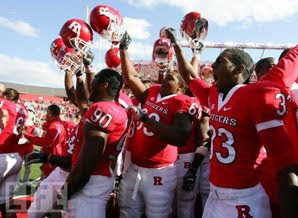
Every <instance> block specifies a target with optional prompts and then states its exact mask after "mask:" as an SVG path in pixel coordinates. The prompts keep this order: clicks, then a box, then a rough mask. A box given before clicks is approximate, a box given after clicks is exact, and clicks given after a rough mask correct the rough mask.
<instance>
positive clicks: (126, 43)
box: [119, 31, 131, 51]
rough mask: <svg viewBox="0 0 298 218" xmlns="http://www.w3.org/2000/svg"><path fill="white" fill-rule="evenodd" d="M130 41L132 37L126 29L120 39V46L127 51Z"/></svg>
mask: <svg viewBox="0 0 298 218" xmlns="http://www.w3.org/2000/svg"><path fill="white" fill-rule="evenodd" d="M130 43H131V38H130V36H129V34H128V32H127V31H125V33H124V34H123V36H122V38H121V40H120V45H119V48H120V49H121V50H122V51H126V50H127V49H128V46H129V44H130Z"/></svg>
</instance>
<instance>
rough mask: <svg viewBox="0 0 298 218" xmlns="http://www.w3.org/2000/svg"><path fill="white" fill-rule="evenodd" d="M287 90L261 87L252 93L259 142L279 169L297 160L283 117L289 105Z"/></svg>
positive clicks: (254, 119) (254, 120)
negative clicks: (260, 89)
mask: <svg viewBox="0 0 298 218" xmlns="http://www.w3.org/2000/svg"><path fill="white" fill-rule="evenodd" d="M286 96H287V92H286V91H285V90H282V89H279V88H273V87H270V88H267V89H262V91H261V93H256V94H255V95H254V97H255V102H254V104H251V105H252V107H253V110H252V111H253V122H254V124H255V127H256V130H257V132H258V136H259V138H260V140H261V143H262V144H263V145H264V146H265V148H266V151H267V152H268V156H269V157H271V158H272V160H273V163H274V165H275V166H274V169H276V170H277V172H278V171H279V170H281V169H282V168H284V167H286V166H287V165H289V164H292V163H295V162H296V161H297V154H296V153H297V152H295V146H294V143H296V142H294V141H293V140H292V141H291V135H290V133H289V131H287V129H286V127H285V124H284V119H285V118H286V116H287V113H288V112H287V111H288V109H289V107H291V106H290V101H288V100H287V97H286Z"/></svg>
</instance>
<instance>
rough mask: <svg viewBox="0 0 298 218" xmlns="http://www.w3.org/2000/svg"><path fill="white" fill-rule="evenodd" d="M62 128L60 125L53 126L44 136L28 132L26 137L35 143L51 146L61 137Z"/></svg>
mask: <svg viewBox="0 0 298 218" xmlns="http://www.w3.org/2000/svg"><path fill="white" fill-rule="evenodd" d="M60 134H61V130H60V128H58V127H56V126H55V127H51V128H49V129H48V130H47V133H46V134H45V135H44V136H43V137H38V136H34V135H32V134H26V135H25V137H26V138H27V139H28V140H29V141H30V142H31V143H32V144H34V145H38V146H41V147H50V146H52V145H53V144H54V142H55V141H56V140H57V139H58V138H59V135H60Z"/></svg>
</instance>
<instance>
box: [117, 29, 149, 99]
mask: <svg viewBox="0 0 298 218" xmlns="http://www.w3.org/2000/svg"><path fill="white" fill-rule="evenodd" d="M130 42H131V39H130V36H129V35H128V33H127V32H125V34H124V35H123V38H122V39H121V41H120V58H121V70H122V75H123V78H124V80H125V82H126V84H127V85H128V86H129V88H130V89H131V90H132V92H133V94H134V95H135V97H136V98H137V99H138V101H139V102H141V103H144V101H145V98H146V96H147V94H148V91H147V87H146V86H145V85H144V83H143V82H142V81H141V80H140V78H139V77H138V73H137V71H136V70H135V69H134V67H133V65H132V63H131V61H130V59H129V55H128V52H127V49H128V45H129V44H130Z"/></svg>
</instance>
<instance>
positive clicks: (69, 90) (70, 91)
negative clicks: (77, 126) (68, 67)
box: [64, 71, 77, 106]
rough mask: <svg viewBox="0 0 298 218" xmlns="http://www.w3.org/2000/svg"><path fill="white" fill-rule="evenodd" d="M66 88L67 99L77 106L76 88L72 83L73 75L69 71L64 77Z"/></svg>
mask: <svg viewBox="0 0 298 218" xmlns="http://www.w3.org/2000/svg"><path fill="white" fill-rule="evenodd" d="M64 86H65V91H66V95H67V97H68V98H69V99H70V101H71V102H72V103H73V104H74V105H76V106H77V101H76V96H75V88H74V85H73V81H72V74H71V73H70V72H68V71H65V77H64Z"/></svg>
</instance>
